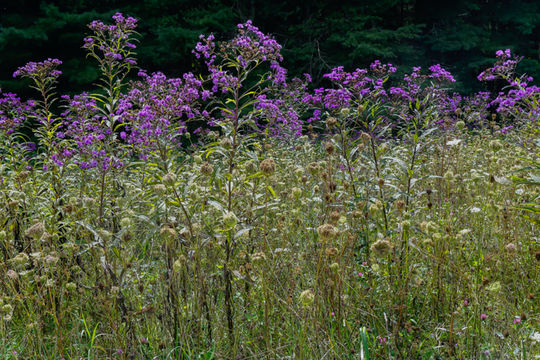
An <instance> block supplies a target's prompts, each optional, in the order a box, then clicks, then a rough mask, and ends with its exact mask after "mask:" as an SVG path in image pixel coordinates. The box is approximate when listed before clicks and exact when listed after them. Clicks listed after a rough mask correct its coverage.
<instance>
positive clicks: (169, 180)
mask: <svg viewBox="0 0 540 360" xmlns="http://www.w3.org/2000/svg"><path fill="white" fill-rule="evenodd" d="M161 181H162V182H163V184H165V185H167V186H174V184H175V183H176V175H175V174H173V173H167V174H165V175H164V176H163V178H162V179H161Z"/></svg>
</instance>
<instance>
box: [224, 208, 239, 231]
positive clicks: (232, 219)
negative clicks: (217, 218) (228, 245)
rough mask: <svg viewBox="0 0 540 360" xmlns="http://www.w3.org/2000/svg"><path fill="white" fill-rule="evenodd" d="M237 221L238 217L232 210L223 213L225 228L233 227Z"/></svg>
mask: <svg viewBox="0 0 540 360" xmlns="http://www.w3.org/2000/svg"><path fill="white" fill-rule="evenodd" d="M237 223H238V218H237V217H236V215H235V214H234V213H233V212H231V211H229V212H227V213H226V214H225V215H223V224H224V225H225V228H226V229H227V230H231V229H233V228H234V227H235V226H236V224H237Z"/></svg>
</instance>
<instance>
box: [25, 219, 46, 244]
mask: <svg viewBox="0 0 540 360" xmlns="http://www.w3.org/2000/svg"><path fill="white" fill-rule="evenodd" d="M44 232H45V225H43V223H42V222H41V221H40V222H37V223H35V224H34V225H32V226H30V227H29V228H28V229H27V230H26V232H25V233H24V234H25V235H26V236H28V237H31V238H32V239H35V240H38V239H39V238H41V236H42V235H43V233H44Z"/></svg>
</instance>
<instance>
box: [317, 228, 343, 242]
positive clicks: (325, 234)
mask: <svg viewBox="0 0 540 360" xmlns="http://www.w3.org/2000/svg"><path fill="white" fill-rule="evenodd" d="M317 233H318V234H319V237H320V238H321V240H323V241H327V240H332V239H334V238H335V237H336V236H337V235H338V231H337V229H336V228H335V227H334V225H332V224H323V225H321V226H319V227H318V228H317Z"/></svg>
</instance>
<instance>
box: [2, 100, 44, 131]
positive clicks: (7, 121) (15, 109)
mask: <svg viewBox="0 0 540 360" xmlns="http://www.w3.org/2000/svg"><path fill="white" fill-rule="evenodd" d="M35 105H36V104H35V102H33V101H28V102H22V101H21V99H20V98H19V97H18V96H17V95H16V94H13V93H2V89H0V133H3V134H5V135H9V134H12V133H13V132H14V131H15V130H17V128H18V127H19V126H20V125H21V124H23V123H24V122H25V121H26V119H27V118H28V117H30V116H32V115H33V113H34V110H33V109H34V107H35Z"/></svg>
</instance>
